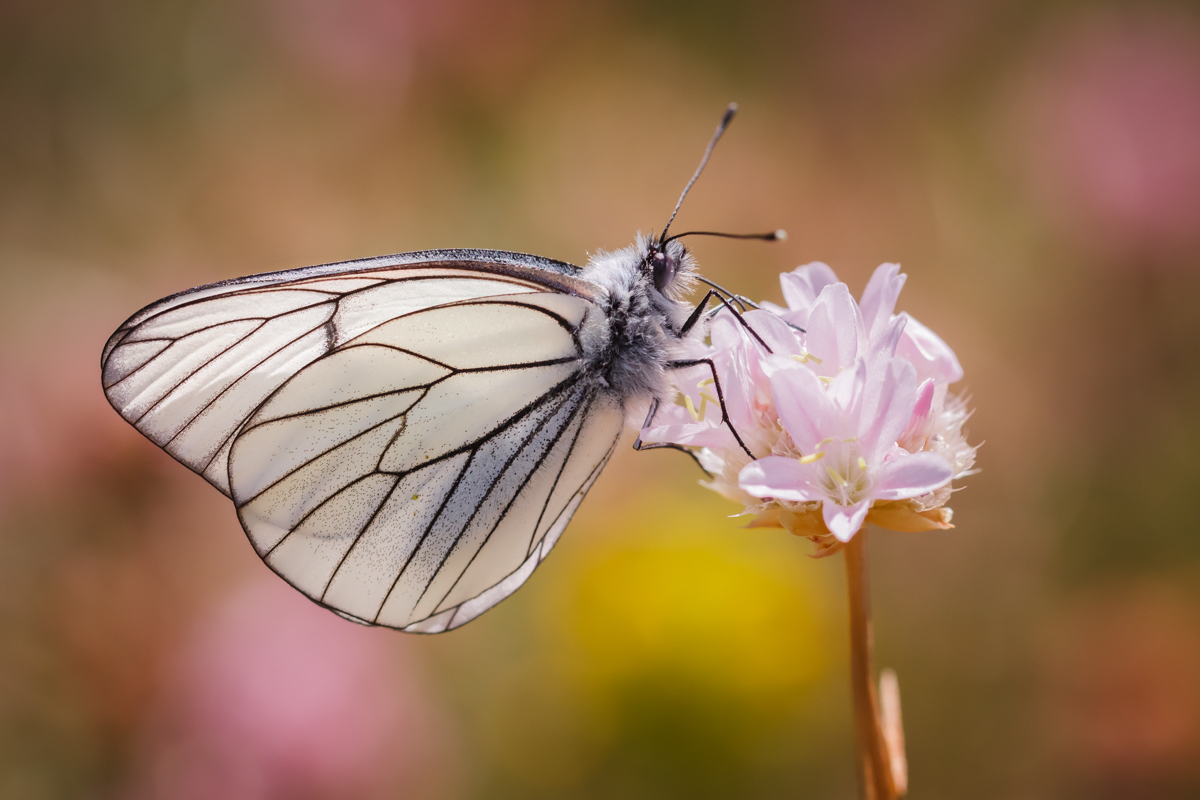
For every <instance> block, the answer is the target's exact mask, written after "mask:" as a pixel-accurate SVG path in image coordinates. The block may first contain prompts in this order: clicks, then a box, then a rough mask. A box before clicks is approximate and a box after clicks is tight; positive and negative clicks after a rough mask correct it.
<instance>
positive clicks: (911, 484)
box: [871, 451, 954, 500]
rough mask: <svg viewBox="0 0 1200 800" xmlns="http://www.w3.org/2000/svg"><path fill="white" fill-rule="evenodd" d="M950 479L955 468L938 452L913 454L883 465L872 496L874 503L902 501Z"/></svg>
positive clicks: (944, 483)
mask: <svg viewBox="0 0 1200 800" xmlns="http://www.w3.org/2000/svg"><path fill="white" fill-rule="evenodd" d="M953 477H954V468H953V467H951V466H950V462H949V461H947V460H946V459H944V458H942V457H941V456H939V455H938V454H937V453H930V452H927V451H926V452H920V453H913V454H912V455H910V456H901V457H899V458H893V459H891V460H889V461H885V462H884V464H883V466H882V467H881V468H880V470H879V476H878V477H877V478H876V479H875V484H874V485H873V486H872V487H871V496H872V497H873V498H874V499H876V500H905V499H907V498H909V497H917V496H919V495H923V494H925V493H926V492H932V491H933V490H934V489H937V488H939V487H942V486H945V485H946V484H947V483H948V482H949V481H950V479H951V478H953Z"/></svg>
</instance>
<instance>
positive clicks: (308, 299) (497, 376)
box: [101, 106, 782, 633]
mask: <svg viewBox="0 0 1200 800" xmlns="http://www.w3.org/2000/svg"><path fill="white" fill-rule="evenodd" d="M735 108H736V107H735V106H730V108H729V110H728V111H727V112H726V114H725V117H724V118H723V119H722V121H721V124H720V125H719V126H718V128H717V132H716V134H715V135H714V136H713V139H712V141H711V142H710V143H709V145H708V149H707V150H706V151H705V154H704V158H703V160H702V161H701V163H700V167H699V168H698V169H697V170H696V173H695V175H693V176H692V180H691V181H690V182H689V183H688V185H687V188H685V189H684V192H683V195H682V196H681V197H680V203H682V201H683V197H684V196H686V195H687V192H688V189H690V188H691V186H692V184H693V183H694V182H695V180H696V178H697V177H698V176H699V174H700V171H701V170H702V169H703V168H704V165H705V163H706V162H707V161H708V157H709V155H710V154H711V153H712V149H713V147H714V145H715V144H716V142H717V140H718V139H719V138H720V136H721V134H722V133H723V132H724V130H725V127H726V126H727V125H728V123H729V121H730V120H731V119H732V117H733V113H734V111H735ZM678 211H679V204H676V206H675V213H677V212H678ZM675 213H672V215H671V220H670V221H668V223H667V226H666V227H664V229H663V232H662V234H660V235H658V236H657V237H655V236H650V237H642V236H639V237H638V239H637V241H636V243H635V244H633V245H632V246H630V247H628V248H626V249H624V250H619V251H616V252H613V253H601V254H599V255H597V256H595V257H593V258H592V259H591V260H590V261H589V262H588V264H587V266H585V267H583V268H579V267H575V266H572V265H570V264H566V263H563V262H561V261H554V260H551V259H547V258H541V257H538V256H531V255H524V254H520V253H507V252H501V251H496V250H429V251H424V252H418V253H403V254H400V255H393V256H381V257H379V258H369V259H362V260H357V261H345V262H341V263H337V264H326V265H323V266H316V267H306V268H304V269H296V270H288V271H284V272H272V273H266V274H262V275H252V276H250V277H246V278H238V279H235V280H230V281H223V282H221V283H214V284H211V285H208V286H202V287H199V288H197V289H192V290H189V291H186V292H182V293H180V294H176V295H172V296H171V297H168V298H166V299H164V300H160V301H158V302H157V303H154V304H152V305H150V306H147V307H146V308H144V309H142V310H141V311H139V312H138V313H136V314H134V315H133V316H132V317H131V318H130V319H129V320H128V321H126V322H125V323H124V324H123V325H121V327H120V328H118V329H117V331H116V332H115V333H114V334H113V335H112V337H111V338H109V340H108V342H107V344H106V345H105V346H104V352H103V355H102V357H101V370H102V379H103V384H104V392H105V394H106V395H107V397H108V399H109V402H110V403H112V405H113V407H114V408H115V409H116V410H117V411H118V412H119V413H120V414H121V416H123V417H124V418H125V419H126V420H127V421H129V422H130V423H131V424H132V425H133V426H134V427H135V428H137V429H138V430H139V431H141V432H142V433H143V434H144V435H145V436H146V437H148V438H149V439H150V440H151V441H153V442H154V443H155V444H157V445H158V446H159V447H161V448H163V449H164V450H166V451H167V452H168V453H170V454H171V455H172V456H174V457H175V458H176V459H177V460H179V461H180V462H182V463H183V464H185V465H186V466H188V467H189V468H191V469H192V470H194V471H195V472H197V473H199V474H200V475H202V476H203V477H204V478H205V479H206V480H207V481H208V482H209V483H211V484H212V485H213V486H215V487H217V488H218V489H220V490H221V491H222V492H223V493H224V494H226V495H227V496H228V497H230V499H232V500H233V502H234V505H235V507H236V509H237V514H238V518H239V520H240V521H241V523H242V527H243V528H245V530H246V534H247V535H248V536H249V537H250V541H251V543H252V544H253V545H254V548H255V550H256V551H257V552H258V555H259V556H260V557H261V558H262V559H263V561H264V562H265V563H266V564H267V566H269V567H270V568H271V569H272V570H274V571H275V572H276V573H278V574H279V575H280V576H281V577H282V578H283V579H284V580H286V581H287V582H288V583H290V584H291V585H292V586H294V587H296V588H297V589H299V590H300V591H301V592H303V593H304V594H305V595H307V596H308V597H310V598H312V599H313V600H314V601H316V602H317V603H319V604H321V605H323V606H325V607H327V608H329V609H331V610H333V611H335V612H336V613H338V614H341V615H342V616H344V617H347V618H349V619H352V620H354V621H356V622H361V623H366V624H372V625H386V626H389V627H393V628H399V629H402V630H405V631H410V632H419V633H438V632H441V631H445V630H449V629H451V628H455V627H457V626H459V625H462V624H463V623H465V622H467V621H469V620H471V619H473V618H475V617H476V616H478V615H479V614H481V613H483V612H484V611H486V610H487V609H489V608H491V607H492V606H493V605H495V604H496V603H498V602H499V601H500V600H503V599H504V598H505V597H507V596H508V595H510V594H512V592H513V591H515V590H516V589H517V588H518V587H519V586H520V585H521V584H522V583H524V582H525V580H526V579H527V578H528V577H529V575H530V573H532V572H533V570H534V568H535V567H537V565H538V564H539V563H541V561H542V560H543V559H544V558H545V557H546V555H547V553H549V552H550V549H551V548H552V547H554V544H555V542H557V541H558V538H559V536H560V535H561V534H562V532H563V529H564V528H565V527H566V525H567V522H568V521H569V520H570V518H571V516H572V514H574V512H575V510H576V508H578V507H579V504H580V502H581V501H582V500H583V497H584V495H585V494H586V493H587V491H588V489H589V488H590V487H591V485H592V483H593V482H594V481H595V480H596V477H597V476H598V475H599V474H600V470H601V469H602V468H603V467H604V465H605V463H606V462H607V461H608V459H609V457H610V456H611V455H612V452H613V448H614V447H615V446H616V442H617V438H618V435H619V433H620V432H621V429H622V427H623V423H624V419H625V417H626V414H627V412H628V411H629V410H630V409H631V408H635V407H637V406H639V405H640V406H645V405H646V404H647V403H649V405H650V413H651V414H653V409H654V408H655V407H656V406H657V403H658V402H659V401H661V400H663V399H665V398H668V397H669V396H670V394H669V383H668V380H667V377H666V373H667V372H668V371H669V370H671V369H674V368H682V367H686V366H693V367H694V366H697V365H698V364H699V363H700V362H695V361H680V360H676V359H675V354H676V352H677V349H678V343H679V342H680V341H681V340H682V339H684V338H685V337H688V336H692V335H697V334H699V333H700V332H701V331H702V329H703V326H702V325H697V322H698V321H700V320H701V319H702V315H703V314H704V312H705V309H706V308H707V305H708V303H709V301H710V300H712V299H714V298H716V299H717V300H719V301H720V302H721V303H722V304H723V305H724V306H725V307H728V308H730V309H731V310H732V309H733V306H732V305H731V301H732V302H735V303H736V302H739V301H743V302H748V301H745V299H744V298H736V297H734V296H732V295H730V294H729V293H728V292H725V291H724V290H723V289H721V288H720V287H718V286H716V284H712V283H711V282H709V281H704V279H703V278H699V277H698V276H696V275H695V264H694V262H693V260H692V257H691V256H690V255H689V254H688V252H687V251H686V249H685V248H684V246H683V244H682V242H680V241H679V238H680V237H681V236H685V235H688V234H679V235H676V236H667V230H668V229H669V228H670V224H671V222H672V221H674V218H675ZM715 235H725V234H715ZM781 236H782V232H778V231H777V232H775V233H771V234H761V235H760V234H753V235H748V236H743V237H739V238H759V239H775V238H781ZM697 279H698V280H701V281H704V282H705V283H708V284H709V285H710V286H712V287H714V289H713V290H711V291H709V292H708V294H707V295H706V296H705V298H704V300H703V301H702V302H701V303H700V304H699V305H698V306H696V307H695V308H694V309H693V308H689V307H688V306H687V305H685V304H684V303H683V302H682V301H681V298H682V297H683V296H684V295H686V293H687V292H688V291H690V289H691V288H692V286H693V284H694V281H695V280H697ZM735 313H736V310H735ZM708 367H709V368H710V369H711V368H712V366H711V364H708ZM713 377H714V379H715V378H716V373H715V370H714V371H713ZM716 388H717V392H718V396H719V397H721V400H722V408H723V407H724V404H723V396H722V394H721V387H720V384H719V383H718V384H717V386H716ZM727 422H728V419H727V418H726V423H727ZM734 435H735V436H736V435H737V434H736V431H735V432H734ZM634 446H635V447H640V446H641V442H640V440H639V441H638V442H636V443H635V445H634Z"/></svg>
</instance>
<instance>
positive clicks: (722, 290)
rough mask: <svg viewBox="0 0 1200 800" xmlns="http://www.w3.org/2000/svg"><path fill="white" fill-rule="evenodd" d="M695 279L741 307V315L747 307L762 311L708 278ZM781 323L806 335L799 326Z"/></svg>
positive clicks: (750, 301) (746, 299) (748, 299)
mask: <svg viewBox="0 0 1200 800" xmlns="http://www.w3.org/2000/svg"><path fill="white" fill-rule="evenodd" d="M695 277H696V280H698V281H700V282H701V283H705V284H708V285H709V286H711V287H712V288H714V289H716V290H717V291H718V292H720V293H721V294H723V295H725V296H726V297H728V298H729V299H730V300H732V301H733V302H735V303H737V304H738V305H739V306H741V307H742V312H743V313H745V311H746V308H747V307H749V308H753V309H754V310H755V311H761V310H762V306H760V305H759V304H758V303H756V302H754V301H753V300H751V299H750V298H748V297H745V296H743V295H740V294H734V293H733V292H731V291H729V290H728V289H726V288H725V287H724V286H722V285H721V284H719V283H717V282H716V281H710V280H709V279H708V278H706V277H704V276H703V275H697V276H695ZM783 322H784V324H785V325H787V326H788V327H789V328H791V329H792V330H794V331H798V332H799V333H807V331H806V330H805V329H804V328H801V327H800V326H799V325H794V324H793V323H791V322H788V321H787V320H786V319H785V320H783Z"/></svg>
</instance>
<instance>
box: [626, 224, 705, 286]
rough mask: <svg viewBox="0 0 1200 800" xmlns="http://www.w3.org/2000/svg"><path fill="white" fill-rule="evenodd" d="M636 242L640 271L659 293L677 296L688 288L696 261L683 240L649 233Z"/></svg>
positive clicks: (690, 284)
mask: <svg viewBox="0 0 1200 800" xmlns="http://www.w3.org/2000/svg"><path fill="white" fill-rule="evenodd" d="M639 244H640V245H641V248H639V249H641V250H642V254H641V255H642V258H641V269H642V272H643V273H644V274H645V275H646V277H647V278H649V279H650V281H651V282H653V284H654V288H655V289H656V290H657V291H658V293H659V294H661V295H663V296H664V297H668V298H670V299H672V300H678V299H679V298H680V297H682V296H685V295H687V294H688V293H690V292H691V290H692V288H693V287H692V284H693V283H694V281H693V280H692V277H693V275H695V272H696V262H695V259H694V258H693V257H692V255H691V253H689V252H688V250H687V248H686V247H684V245H683V242H680V241H678V240H675V239H667V240H665V241H664V240H663V239H662V238H660V237H656V236H653V235H651V236H649V237H647V238H646V239H644V240H643V241H641V242H639Z"/></svg>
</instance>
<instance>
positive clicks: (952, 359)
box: [896, 317, 963, 383]
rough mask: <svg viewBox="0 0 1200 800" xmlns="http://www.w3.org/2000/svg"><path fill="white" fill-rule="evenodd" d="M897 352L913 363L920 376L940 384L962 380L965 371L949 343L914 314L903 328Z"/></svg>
mask: <svg viewBox="0 0 1200 800" xmlns="http://www.w3.org/2000/svg"><path fill="white" fill-rule="evenodd" d="M896 355H898V356H900V357H901V358H904V359H907V360H908V361H910V362H912V365H913V366H914V367H916V369H917V374H918V375H919V376H921V378H933V379H934V380H936V381H937V382H938V383H955V382H956V381H960V380H962V376H963V370H962V367H961V366H959V363H958V358H957V357H956V356H955V355H954V351H953V350H951V349H950V347H949V345H947V344H946V343H945V342H943V341H942V340H941V338H940V337H939V336H938V335H937V334H936V333H934V332H933V331H931V330H929V328H926V327H925V326H924V325H922V324H921V323H919V322H917V321H916V320H915V319H913V318H912V317H909V318H908V324H907V325H905V327H904V333H903V334H901V336H900V343H899V344H898V345H897V346H896Z"/></svg>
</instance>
